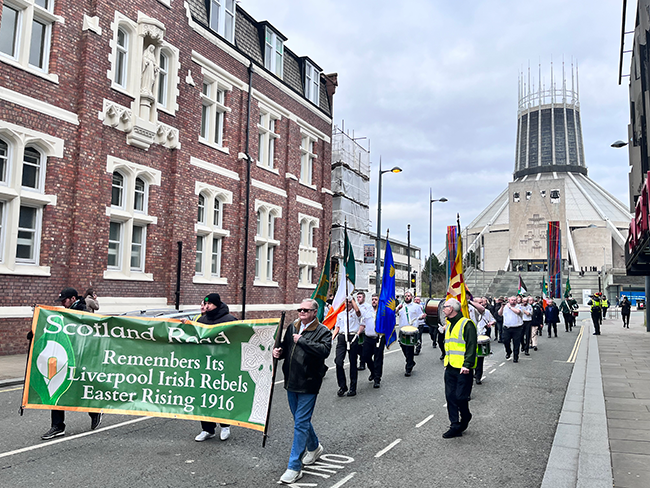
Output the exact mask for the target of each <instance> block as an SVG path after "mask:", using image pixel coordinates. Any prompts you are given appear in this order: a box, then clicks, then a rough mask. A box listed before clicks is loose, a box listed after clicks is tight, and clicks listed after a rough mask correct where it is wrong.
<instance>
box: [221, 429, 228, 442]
mask: <svg viewBox="0 0 650 488" xmlns="http://www.w3.org/2000/svg"><path fill="white" fill-rule="evenodd" d="M228 437H230V427H221V434H220V435H219V438H220V439H221V440H222V441H225V440H228Z"/></svg>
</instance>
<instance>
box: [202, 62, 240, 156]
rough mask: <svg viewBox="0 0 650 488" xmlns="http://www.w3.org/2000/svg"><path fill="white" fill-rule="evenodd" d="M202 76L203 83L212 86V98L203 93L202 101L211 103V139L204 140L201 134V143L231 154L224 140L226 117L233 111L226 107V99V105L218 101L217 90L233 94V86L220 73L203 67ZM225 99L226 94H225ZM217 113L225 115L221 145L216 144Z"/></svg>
mask: <svg viewBox="0 0 650 488" xmlns="http://www.w3.org/2000/svg"><path fill="white" fill-rule="evenodd" d="M201 74H202V75H203V81H204V83H206V82H207V83H208V84H210V86H211V92H210V96H205V95H203V93H202V92H201V95H200V96H201V100H202V101H206V102H209V103H210V105H211V108H212V109H211V110H210V122H211V124H210V134H209V137H207V138H203V137H201V134H200V132H199V142H200V143H202V144H205V145H207V146H210V147H212V148H214V149H217V150H218V151H221V152H224V153H226V154H230V149H228V148H227V147H225V146H224V145H223V139H224V132H225V126H226V120H225V119H226V115H225V114H228V113H230V112H231V111H232V109H231V108H230V107H228V106H226V105H225V101H226V100H225V99H224V104H222V103H219V102H218V101H217V97H216V92H217V90H223V91H226V92H232V89H233V86H232V84H230V83H229V82H228V81H226V80H225V79H224V78H223V77H222V76H220V75H219V74H218V73H215V72H214V71H212V70H210V69H208V68H206V67H204V66H201ZM224 98H225V94H224ZM215 111H219V112H221V113H223V114H224V120H223V124H222V134H221V141H222V143H221V145H219V144H217V143H216V142H214V129H215V128H214V120H215V115H216V113H215Z"/></svg>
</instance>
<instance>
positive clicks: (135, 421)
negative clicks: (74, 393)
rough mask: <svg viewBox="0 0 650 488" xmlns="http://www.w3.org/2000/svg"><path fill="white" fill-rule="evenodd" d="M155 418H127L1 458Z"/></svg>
mask: <svg viewBox="0 0 650 488" xmlns="http://www.w3.org/2000/svg"><path fill="white" fill-rule="evenodd" d="M153 418H156V417H138V418H137V419H133V420H127V421H126V422H121V423H119V424H115V425H109V426H107V427H102V428H101V429H97V430H90V431H88V432H82V433H81V434H76V435H71V436H69V437H61V438H60V439H56V440H53V441H50V442H43V443H42V444H36V445H34V446H29V447H23V448H22V449H16V450H15V451H8V452H3V453H1V454H0V458H3V457H9V456H13V455H14V454H21V453H23V452H28V451H33V450H35V449H40V448H41V447H49V446H53V445H54V444H59V443H61V442H66V441H71V440H74V439H79V438H80V437H85V436H87V435H93V434H99V433H100V432H104V431H107V430H113V429H117V428H118V427H123V426H125V425H130V424H135V423H137V422H142V421H143V420H149V419H153Z"/></svg>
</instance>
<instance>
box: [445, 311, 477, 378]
mask: <svg viewBox="0 0 650 488" xmlns="http://www.w3.org/2000/svg"><path fill="white" fill-rule="evenodd" d="M468 322H469V319H468V318H466V317H463V318H462V319H460V320H459V321H458V322H457V323H456V325H455V326H454V330H453V331H451V332H450V329H451V324H450V322H449V321H447V330H446V331H445V366H451V367H452V368H457V369H460V368H462V367H463V363H464V362H465V349H466V348H465V346H466V344H465V338H464V337H463V333H464V332H465V325H467V323H468ZM477 359H478V358H477ZM477 359H475V360H474V365H473V366H472V368H475V367H476V362H477Z"/></svg>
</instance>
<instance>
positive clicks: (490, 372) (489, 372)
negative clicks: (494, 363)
mask: <svg viewBox="0 0 650 488" xmlns="http://www.w3.org/2000/svg"><path fill="white" fill-rule="evenodd" d="M495 371H496V368H494V369H493V370H492V371H488V374H492V373H494V372H495Z"/></svg>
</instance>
